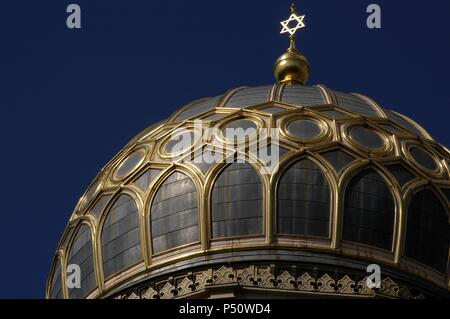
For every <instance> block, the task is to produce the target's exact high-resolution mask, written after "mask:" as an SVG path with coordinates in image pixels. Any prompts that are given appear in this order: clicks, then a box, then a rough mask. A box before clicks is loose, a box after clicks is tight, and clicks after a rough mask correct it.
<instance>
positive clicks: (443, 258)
mask: <svg viewBox="0 0 450 319" xmlns="http://www.w3.org/2000/svg"><path fill="white" fill-rule="evenodd" d="M407 220H408V225H407V229H406V244H405V256H407V257H410V258H412V259H415V260H417V261H419V262H421V263H423V264H425V265H428V266H430V267H432V268H435V269H436V270H439V271H441V272H445V271H446V269H447V260H448V247H449V246H448V245H449V232H450V228H449V224H448V216H447V212H446V211H445V208H444V207H443V205H442V203H441V202H440V200H439V199H438V198H437V197H436V195H435V194H434V193H433V192H432V191H431V190H429V189H426V190H422V191H420V192H419V193H417V194H416V195H415V196H414V197H413V199H412V200H411V203H410V205H409V209H408V218H407Z"/></svg>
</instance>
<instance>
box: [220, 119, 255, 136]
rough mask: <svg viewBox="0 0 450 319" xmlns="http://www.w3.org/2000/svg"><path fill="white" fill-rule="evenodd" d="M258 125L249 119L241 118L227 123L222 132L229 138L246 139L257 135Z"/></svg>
mask: <svg viewBox="0 0 450 319" xmlns="http://www.w3.org/2000/svg"><path fill="white" fill-rule="evenodd" d="M257 129H258V125H257V124H256V123H255V122H253V121H251V120H247V119H240V120H236V121H233V122H230V123H227V124H226V125H225V126H224V127H223V128H222V134H223V136H225V138H226V139H227V140H236V139H237V140H244V139H246V138H249V137H250V136H252V135H255V134H256V132H257Z"/></svg>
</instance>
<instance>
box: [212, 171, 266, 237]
mask: <svg viewBox="0 0 450 319" xmlns="http://www.w3.org/2000/svg"><path fill="white" fill-rule="evenodd" d="M262 199H263V194H262V185H261V180H260V178H259V176H258V174H257V172H256V171H255V170H254V169H253V167H252V166H250V165H249V164H247V163H234V164H231V165H230V166H228V167H227V168H226V169H225V170H224V171H223V172H222V173H221V174H220V176H219V178H218V179H217V181H216V183H215V184H214V188H213V192H212V205H211V206H212V207H211V208H212V237H213V238H220V237H232V236H243V235H257V234H262V220H263V202H262Z"/></svg>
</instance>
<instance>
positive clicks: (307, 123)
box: [287, 120, 322, 139]
mask: <svg viewBox="0 0 450 319" xmlns="http://www.w3.org/2000/svg"><path fill="white" fill-rule="evenodd" d="M287 130H288V132H289V133H290V134H291V135H293V136H296V137H298V138H301V139H309V138H315V137H318V136H320V134H321V133H322V129H321V128H320V126H319V124H318V123H317V122H316V121H313V120H295V121H292V122H290V123H289V124H288V126H287Z"/></svg>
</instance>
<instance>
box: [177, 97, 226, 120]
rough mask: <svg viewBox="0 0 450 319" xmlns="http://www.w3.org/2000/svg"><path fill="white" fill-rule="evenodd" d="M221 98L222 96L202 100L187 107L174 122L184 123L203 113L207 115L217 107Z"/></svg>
mask: <svg viewBox="0 0 450 319" xmlns="http://www.w3.org/2000/svg"><path fill="white" fill-rule="evenodd" d="M219 98H221V97H220V96H217V97H213V98H210V99H204V100H200V101H198V102H195V103H193V104H192V105H190V106H189V107H187V108H186V109H185V110H184V111H183V112H181V113H180V114H179V115H178V116H177V117H176V118H175V119H174V121H183V120H186V119H189V118H191V117H195V116H198V115H200V114H202V113H205V112H207V111H209V110H211V109H212V108H214V106H215V105H216V103H217V101H218V100H219Z"/></svg>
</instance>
